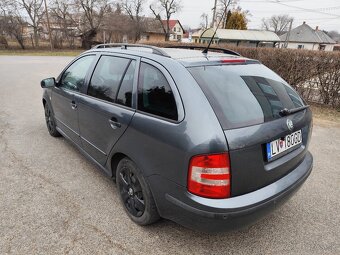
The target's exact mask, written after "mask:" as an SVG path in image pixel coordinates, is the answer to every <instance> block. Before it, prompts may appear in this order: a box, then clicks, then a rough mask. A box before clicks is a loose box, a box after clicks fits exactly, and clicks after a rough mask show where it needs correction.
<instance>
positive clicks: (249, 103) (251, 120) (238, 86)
mask: <svg viewBox="0 0 340 255" xmlns="http://www.w3.org/2000/svg"><path fill="white" fill-rule="evenodd" d="M188 69H189V71H190V73H191V74H192V75H193V77H194V78H195V79H196V81H197V82H198V84H199V85H200V87H201V88H202V90H203V92H204V93H205V95H206V96H207V98H208V100H209V102H210V104H211V105H212V107H213V109H214V111H215V113H216V115H217V117H218V118H219V120H220V122H221V124H222V127H223V129H232V128H240V127H245V126H250V125H256V124H261V123H264V122H268V121H271V120H274V119H277V118H280V117H281V116H280V114H279V113H280V111H281V110H282V109H283V108H287V109H292V108H296V107H301V106H304V102H303V100H302V99H301V98H300V96H299V95H298V94H297V92H296V91H295V90H294V89H293V88H292V87H291V86H289V85H288V84H287V83H286V82H285V81H284V80H283V79H282V78H280V76H278V75H277V74H275V73H274V72H273V71H271V70H270V69H268V68H267V67H265V66H264V65H262V64H245V65H219V66H199V67H189V68H188Z"/></svg>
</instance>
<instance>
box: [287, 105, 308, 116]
mask: <svg viewBox="0 0 340 255" xmlns="http://www.w3.org/2000/svg"><path fill="white" fill-rule="evenodd" d="M308 107H309V105H304V106H301V107H297V108H293V109H287V108H283V109H282V110H281V111H280V115H281V116H287V115H291V114H293V113H296V112H299V111H302V110H305V109H307V108H308Z"/></svg>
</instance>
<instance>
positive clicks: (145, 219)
mask: <svg viewBox="0 0 340 255" xmlns="http://www.w3.org/2000/svg"><path fill="white" fill-rule="evenodd" d="M116 181H117V185H118V191H119V195H120V200H121V202H122V204H123V205H124V209H125V211H126V212H127V214H128V215H129V217H130V218H131V219H132V220H133V221H134V222H135V223H137V224H139V225H149V224H151V223H154V222H156V221H157V220H158V219H159V218H160V217H159V214H158V211H157V207H156V204H155V201H154V199H153V196H152V193H151V190H150V188H149V186H148V185H147V183H146V182H145V180H144V178H143V176H142V174H141V173H140V172H139V171H138V168H137V166H136V165H135V164H134V163H133V162H132V161H131V160H130V159H128V158H124V159H122V160H121V161H120V162H119V164H118V166H117V173H116Z"/></svg>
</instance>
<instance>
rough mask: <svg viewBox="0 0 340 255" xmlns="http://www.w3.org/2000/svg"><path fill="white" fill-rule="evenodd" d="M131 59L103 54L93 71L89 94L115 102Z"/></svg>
mask: <svg viewBox="0 0 340 255" xmlns="http://www.w3.org/2000/svg"><path fill="white" fill-rule="evenodd" d="M130 61H131V60H130V59H127V58H120V57H113V56H102V57H101V58H100V59H99V62H98V64H97V66H96V68H95V70H94V72H93V75H92V78H91V81H90V84H89V88H88V91H87V94H88V95H90V96H93V97H96V98H99V99H102V100H106V101H109V102H115V98H116V95H117V92H118V88H119V85H120V84H121V82H122V78H123V76H124V74H125V71H126V69H127V67H128V65H129V63H130Z"/></svg>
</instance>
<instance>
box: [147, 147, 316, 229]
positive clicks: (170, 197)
mask: <svg viewBox="0 0 340 255" xmlns="http://www.w3.org/2000/svg"><path fill="white" fill-rule="evenodd" d="M312 166H313V157H312V155H311V154H310V153H309V152H307V154H306V156H305V158H304V160H303V161H302V162H301V163H300V164H299V165H298V166H297V167H296V168H295V169H294V170H293V171H291V172H290V173H289V174H287V175H286V176H284V177H283V178H281V179H279V180H278V181H276V182H274V183H272V184H270V185H268V186H265V187H263V188H261V189H258V190H256V191H254V192H251V193H248V194H245V195H241V196H237V197H232V198H229V199H208V198H202V197H198V196H195V195H193V194H191V193H189V192H187V190H186V188H185V187H182V186H179V185H177V184H175V183H173V182H170V181H168V180H164V179H163V178H162V177H160V176H158V175H154V176H150V177H149V181H150V184H151V185H150V186H151V187H156V188H154V189H153V190H152V191H153V195H154V198H155V200H156V204H157V206H158V210H159V213H160V215H161V216H162V217H163V218H166V219H170V220H172V221H175V222H177V223H179V224H181V225H183V226H185V227H188V228H191V229H194V230H199V231H203V232H220V231H225V230H230V229H235V228H240V227H243V226H246V225H249V224H251V223H254V222H255V221H256V220H258V219H260V218H262V217H263V216H264V215H266V214H268V213H269V212H271V211H273V210H274V209H275V208H276V207H278V206H279V205H280V204H282V203H284V202H285V201H287V200H288V198H290V197H291V196H292V195H293V194H294V193H295V192H296V191H297V190H298V189H299V188H300V187H301V185H302V184H303V182H304V181H305V180H306V179H307V177H308V176H309V174H310V173H311V171H312Z"/></svg>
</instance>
